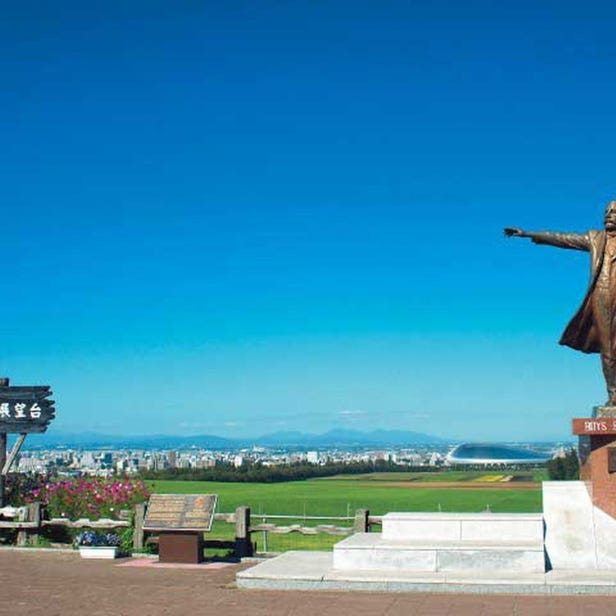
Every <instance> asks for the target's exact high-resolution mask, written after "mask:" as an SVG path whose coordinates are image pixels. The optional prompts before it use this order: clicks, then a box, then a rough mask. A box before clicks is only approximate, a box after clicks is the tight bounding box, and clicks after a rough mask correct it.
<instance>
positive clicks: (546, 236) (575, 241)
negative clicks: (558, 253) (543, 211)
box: [505, 227, 590, 250]
mask: <svg viewBox="0 0 616 616" xmlns="http://www.w3.org/2000/svg"><path fill="white" fill-rule="evenodd" d="M505 235H506V236H507V237H528V238H530V239H531V240H532V241H533V242H534V243H535V244H548V245H549V246H557V247H558V248H571V249H573V250H590V238H589V237H588V234H587V233H560V232H558V231H523V230H522V229H517V228H515V227H507V228H506V229H505Z"/></svg>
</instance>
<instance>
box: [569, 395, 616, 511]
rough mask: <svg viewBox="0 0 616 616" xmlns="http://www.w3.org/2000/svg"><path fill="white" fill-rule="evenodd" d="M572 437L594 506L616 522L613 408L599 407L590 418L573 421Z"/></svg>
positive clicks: (615, 417)
mask: <svg viewBox="0 0 616 616" xmlns="http://www.w3.org/2000/svg"><path fill="white" fill-rule="evenodd" d="M573 434H577V435H578V437H579V447H578V451H579V455H580V465H581V468H580V478H581V479H582V481H584V482H585V483H586V486H587V488H588V492H589V494H590V498H591V500H592V503H593V505H595V506H596V507H598V508H599V509H601V510H602V511H605V513H607V514H608V515H610V516H612V517H613V518H616V407H607V406H599V407H596V409H595V412H594V413H593V416H592V417H588V418H586V417H583V418H576V419H574V420H573Z"/></svg>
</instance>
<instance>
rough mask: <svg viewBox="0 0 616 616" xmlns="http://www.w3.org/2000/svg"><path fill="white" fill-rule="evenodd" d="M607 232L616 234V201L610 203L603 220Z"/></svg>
mask: <svg viewBox="0 0 616 616" xmlns="http://www.w3.org/2000/svg"><path fill="white" fill-rule="evenodd" d="M603 223H604V225H605V230H606V231H615V232H616V201H610V202H609V203H608V204H607V207H606V208H605V216H604V218H603Z"/></svg>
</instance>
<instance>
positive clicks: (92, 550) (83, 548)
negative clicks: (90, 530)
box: [79, 545, 118, 558]
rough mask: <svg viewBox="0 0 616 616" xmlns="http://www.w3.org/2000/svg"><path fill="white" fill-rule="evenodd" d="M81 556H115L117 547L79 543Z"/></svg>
mask: <svg viewBox="0 0 616 616" xmlns="http://www.w3.org/2000/svg"><path fill="white" fill-rule="evenodd" d="M79 554H80V556H81V558H115V557H116V556H117V555H118V547H117V546H115V545H80V546H79Z"/></svg>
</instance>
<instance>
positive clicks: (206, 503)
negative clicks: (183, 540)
mask: <svg viewBox="0 0 616 616" xmlns="http://www.w3.org/2000/svg"><path fill="white" fill-rule="evenodd" d="M217 500H218V495H217V494H152V496H151V497H150V502H149V504H148V508H147V511H146V515H145V521H144V524H143V530H158V531H174V530H176V531H184V530H194V531H203V532H208V531H210V530H211V529H212V522H213V520H214V512H215V510H216V502H217Z"/></svg>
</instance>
